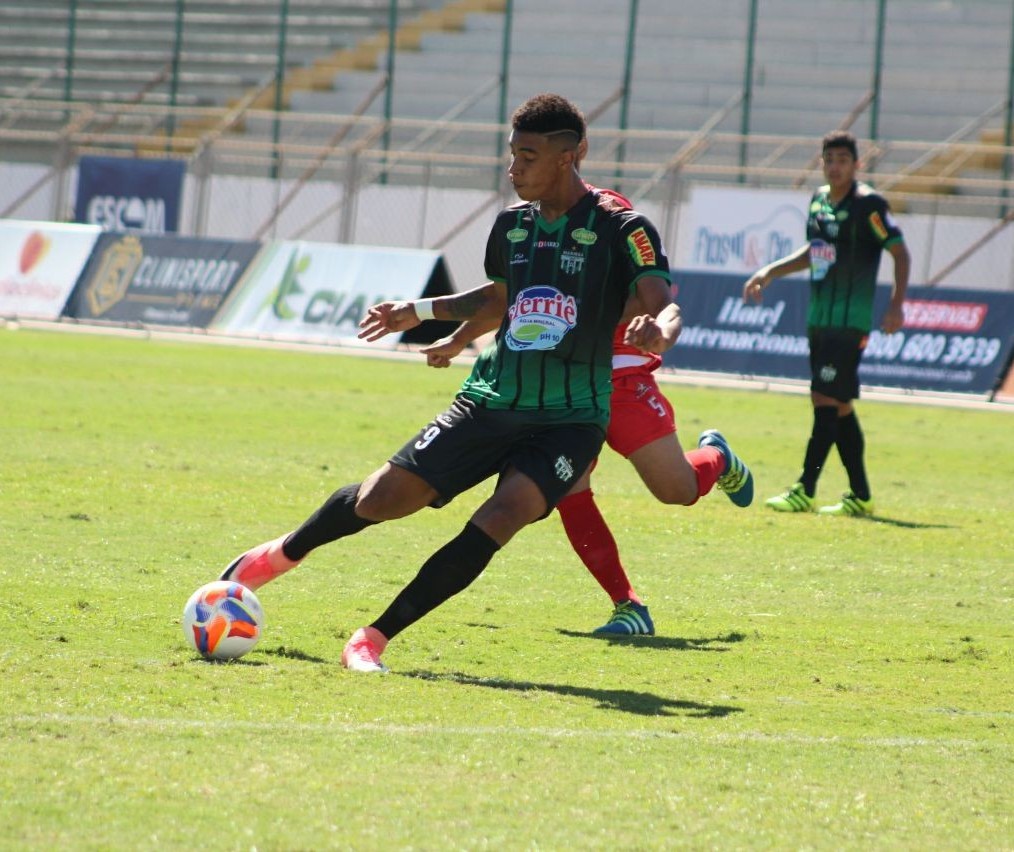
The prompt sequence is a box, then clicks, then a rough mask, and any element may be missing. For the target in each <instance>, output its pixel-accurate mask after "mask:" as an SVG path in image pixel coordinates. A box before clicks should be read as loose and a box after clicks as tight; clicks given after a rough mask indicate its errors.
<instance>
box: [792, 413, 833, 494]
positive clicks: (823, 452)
mask: <svg viewBox="0 0 1014 852" xmlns="http://www.w3.org/2000/svg"><path fill="white" fill-rule="evenodd" d="M837 437H838V408H837V406H834V405H821V406H818V407H817V408H815V409H813V431H812V432H811V433H810V442H809V443H808V444H807V445H806V456H805V457H804V459H803V474H802V476H800V477H799V481H800V482H802V483H803V489H804V490H805V491H806V496H807V497H813V495H814V494H816V493H817V478H818V477H819V476H820V472H821V470H823V469H824V462H826V461H827V454H828V453H829V452H831V447H832V446H834V443H835V440H836V438H837Z"/></svg>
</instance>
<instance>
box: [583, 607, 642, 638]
mask: <svg viewBox="0 0 1014 852" xmlns="http://www.w3.org/2000/svg"><path fill="white" fill-rule="evenodd" d="M592 633H597V634H599V635H602V634H606V635H613V636H654V635H655V623H654V622H653V621H652V620H651V616H650V615H649V614H648V607H646V606H645V605H644V604H637V603H634V602H633V601H620V602H619V603H618V604H616V609H614V610H613V614H612V616H611V617H610V619H609V621H607V622H606V623H605V624H603V625H602V626H601V627H596V628H595V629H594V630H593V631H592Z"/></svg>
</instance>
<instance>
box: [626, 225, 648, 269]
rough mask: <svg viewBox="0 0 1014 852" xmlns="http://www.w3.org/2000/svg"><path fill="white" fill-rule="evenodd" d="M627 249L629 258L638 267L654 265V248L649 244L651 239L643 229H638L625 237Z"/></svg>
mask: <svg viewBox="0 0 1014 852" xmlns="http://www.w3.org/2000/svg"><path fill="white" fill-rule="evenodd" d="M627 247H628V248H629V249H630V256H631V257H632V258H633V259H634V263H635V264H637V265H638V266H654V265H655V247H654V246H653V245H652V244H651V238H650V237H649V236H648V234H647V232H646V231H645V230H644V228H638V229H637V230H636V231H633V232H632V233H631V234H630V236H629V237H627Z"/></svg>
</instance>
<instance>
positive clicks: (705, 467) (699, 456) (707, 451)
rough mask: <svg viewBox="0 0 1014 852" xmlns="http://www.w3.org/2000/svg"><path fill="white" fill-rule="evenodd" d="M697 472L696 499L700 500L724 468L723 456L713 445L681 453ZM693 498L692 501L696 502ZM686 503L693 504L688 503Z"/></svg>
mask: <svg viewBox="0 0 1014 852" xmlns="http://www.w3.org/2000/svg"><path fill="white" fill-rule="evenodd" d="M683 455H684V456H686V459H687V461H688V462H690V466H691V467H692V468H693V469H694V473H695V474H697V500H700V499H701V498H702V497H703V496H704V495H705V494H707V493H708V492H709V491H710V490H711V489H712V488H714V487H715V483H716V482H718V477H720V476H721V475H722V472H723V470H724V469H725V456H723V455H722V453H721V452H720V451H719V450H717V449H716V448H715V447H701V448H700V449H699V450H690V451H689V452H686V453H684V454H683ZM697 500H694V503H696V502H697ZM688 505H691V506H692V505H693V503H690V504H688Z"/></svg>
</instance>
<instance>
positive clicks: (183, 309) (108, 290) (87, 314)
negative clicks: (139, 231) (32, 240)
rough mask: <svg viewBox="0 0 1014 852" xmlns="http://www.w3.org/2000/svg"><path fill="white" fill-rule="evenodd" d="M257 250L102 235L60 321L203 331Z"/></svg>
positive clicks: (229, 243)
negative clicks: (125, 324) (155, 326)
mask: <svg viewBox="0 0 1014 852" xmlns="http://www.w3.org/2000/svg"><path fill="white" fill-rule="evenodd" d="M259 249H260V244H259V243H255V242H248V241H243V242H238V241H235V240H205V239H198V238H195V237H177V236H172V235H170V236H165V237H154V236H144V235H136V234H103V235H102V236H101V237H99V241H98V242H97V243H96V244H95V249H94V250H93V251H92V256H91V259H90V260H89V261H88V265H87V266H85V268H84V271H83V272H82V273H81V277H80V278H79V279H78V282H77V285H76V286H75V288H74V292H73V293H71V296H70V299H68V301H67V305H66V307H65V308H64V316H68V317H74V318H75V319H80V320H100V321H108V322H117V323H131V324H134V323H141V324H143V325H167V326H188V327H196V328H205V327H207V326H208V325H209V324H210V322H211V320H212V318H213V317H214V316H215V314H216V313H217V312H218V309H219V307H221V305H222V303H223V302H224V301H225V298H226V296H228V295H229V293H230V291H231V290H232V288H233V286H234V285H235V284H236V282H237V281H238V280H239V279H240V276H242V274H243V272H244V271H245V270H246V268H247V266H248V265H249V263H250V261H251V260H253V258H254V256H255V255H256V254H257V252H258V250H259Z"/></svg>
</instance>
